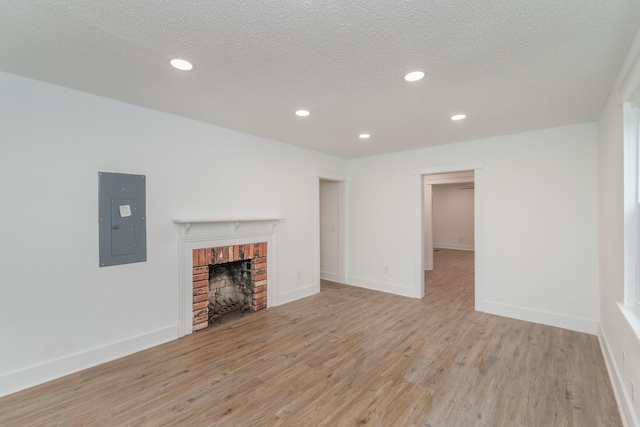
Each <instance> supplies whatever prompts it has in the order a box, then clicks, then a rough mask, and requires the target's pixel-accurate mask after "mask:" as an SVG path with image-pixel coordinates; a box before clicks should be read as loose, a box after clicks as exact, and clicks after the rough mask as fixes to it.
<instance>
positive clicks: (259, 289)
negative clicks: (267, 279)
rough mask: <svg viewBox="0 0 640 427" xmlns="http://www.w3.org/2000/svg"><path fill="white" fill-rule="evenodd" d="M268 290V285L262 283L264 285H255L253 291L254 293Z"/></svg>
mask: <svg viewBox="0 0 640 427" xmlns="http://www.w3.org/2000/svg"><path fill="white" fill-rule="evenodd" d="M266 291H267V287H266V286H264V285H262V286H254V287H253V293H254V294H259V293H260V292H266Z"/></svg>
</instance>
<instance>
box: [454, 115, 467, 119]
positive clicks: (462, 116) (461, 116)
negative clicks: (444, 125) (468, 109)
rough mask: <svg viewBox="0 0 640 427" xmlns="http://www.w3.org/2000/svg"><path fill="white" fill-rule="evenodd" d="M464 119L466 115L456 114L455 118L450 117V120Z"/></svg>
mask: <svg viewBox="0 0 640 427" xmlns="http://www.w3.org/2000/svg"><path fill="white" fill-rule="evenodd" d="M466 117H467V115H466V114H456V115H455V116H451V120H462V119H464V118H466Z"/></svg>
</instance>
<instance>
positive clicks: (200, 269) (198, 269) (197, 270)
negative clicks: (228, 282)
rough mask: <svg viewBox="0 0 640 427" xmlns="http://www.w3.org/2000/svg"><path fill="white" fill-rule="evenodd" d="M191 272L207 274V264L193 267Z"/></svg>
mask: <svg viewBox="0 0 640 427" xmlns="http://www.w3.org/2000/svg"><path fill="white" fill-rule="evenodd" d="M193 274H209V266H200V267H193Z"/></svg>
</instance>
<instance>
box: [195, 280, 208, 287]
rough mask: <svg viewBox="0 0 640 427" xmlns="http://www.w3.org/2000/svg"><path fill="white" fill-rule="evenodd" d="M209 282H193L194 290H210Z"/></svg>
mask: <svg viewBox="0 0 640 427" xmlns="http://www.w3.org/2000/svg"><path fill="white" fill-rule="evenodd" d="M208 287H209V280H196V281H194V282H193V289H198V288H208Z"/></svg>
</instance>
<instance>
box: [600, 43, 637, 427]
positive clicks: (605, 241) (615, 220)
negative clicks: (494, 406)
mask: <svg viewBox="0 0 640 427" xmlns="http://www.w3.org/2000/svg"><path fill="white" fill-rule="evenodd" d="M639 54H640V33H638V35H637V36H636V39H635V41H634V43H633V45H632V46H631V48H630V50H629V53H628V56H627V61H626V62H625V65H624V66H623V68H622V70H621V71H620V76H619V78H618V80H617V82H616V84H615V85H614V87H613V89H612V91H611V94H610V96H609V100H608V101H607V104H606V106H605V108H604V110H603V112H602V114H601V116H600V120H599V122H598V172H599V181H598V186H599V210H598V213H599V224H598V226H599V233H600V235H599V245H600V263H599V267H600V277H599V278H600V319H601V320H600V329H601V337H602V343H603V344H604V345H603V347H604V348H603V352H604V355H605V360H606V361H607V364H608V368H609V374H610V377H611V379H612V383H613V387H614V391H615V392H616V397H617V398H618V403H619V405H620V406H621V408H622V415H623V416H624V417H625V418H626V420H627V424H626V425H640V424H639V423H638V419H640V409H639V404H640V402H639V401H640V399H638V396H639V395H638V391H639V390H640V389H638V387H639V386H640V338H639V337H638V335H637V334H635V333H634V332H633V330H632V328H631V327H630V323H629V322H628V321H627V320H626V318H625V317H624V316H623V314H622V311H621V310H620V307H619V306H618V303H622V302H623V301H624V229H623V219H624V193H623V186H624V174H623V171H624V163H623V160H624V156H623V142H624V133H623V114H622V103H623V101H625V100H626V99H628V98H629V96H630V95H631V93H632V92H633V90H634V89H635V88H636V87H638V86H639V85H640V65H639V64H637V63H635V62H634V61H635V60H637V58H638V55H639ZM623 352H624V354H625V355H624V359H625V360H624V363H623ZM632 382H633V383H634V384H635V396H636V402H635V403H634V402H633V401H632V392H631V388H632V385H631V383H632Z"/></svg>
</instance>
